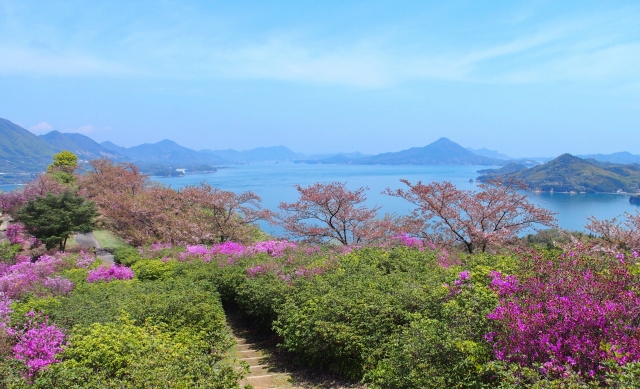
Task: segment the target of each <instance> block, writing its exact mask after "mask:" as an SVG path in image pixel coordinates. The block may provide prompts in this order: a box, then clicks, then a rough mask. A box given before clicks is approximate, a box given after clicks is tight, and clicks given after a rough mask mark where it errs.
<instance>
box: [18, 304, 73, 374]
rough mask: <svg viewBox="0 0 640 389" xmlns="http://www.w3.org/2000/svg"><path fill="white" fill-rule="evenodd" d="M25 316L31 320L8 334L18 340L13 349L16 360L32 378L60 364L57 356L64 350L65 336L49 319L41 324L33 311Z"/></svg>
mask: <svg viewBox="0 0 640 389" xmlns="http://www.w3.org/2000/svg"><path fill="white" fill-rule="evenodd" d="M25 316H27V317H28V318H29V319H28V320H27V321H26V323H24V324H23V326H22V328H17V329H13V328H7V333H8V334H9V335H12V336H14V337H15V338H17V343H16V345H15V346H14V347H13V356H14V358H16V359H17V360H19V361H22V362H24V364H25V366H26V367H27V376H29V377H32V376H33V375H34V374H36V373H37V372H38V371H40V370H42V369H45V368H46V367H47V366H49V365H50V364H52V363H56V362H59V360H57V359H56V355H57V354H59V353H61V352H62V350H63V345H64V340H65V334H64V332H62V331H61V330H60V329H59V328H58V327H56V326H55V325H54V324H50V323H49V318H48V317H44V319H43V320H42V321H41V322H40V321H39V320H38V319H39V318H38V317H37V315H35V314H34V312H33V311H30V312H29V313H27V314H26V315H25Z"/></svg>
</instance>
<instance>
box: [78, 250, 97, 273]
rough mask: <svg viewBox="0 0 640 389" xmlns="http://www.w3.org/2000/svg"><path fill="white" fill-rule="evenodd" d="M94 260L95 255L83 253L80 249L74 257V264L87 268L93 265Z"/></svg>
mask: <svg viewBox="0 0 640 389" xmlns="http://www.w3.org/2000/svg"><path fill="white" fill-rule="evenodd" d="M95 261H96V257H95V256H94V255H92V254H90V253H85V252H84V251H80V253H79V255H78V257H77V258H76V266H77V267H79V268H81V269H88V268H90V267H91V265H93V264H94V263H95Z"/></svg>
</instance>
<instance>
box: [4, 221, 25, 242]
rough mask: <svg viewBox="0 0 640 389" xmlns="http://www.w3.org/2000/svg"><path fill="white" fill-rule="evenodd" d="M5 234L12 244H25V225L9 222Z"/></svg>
mask: <svg viewBox="0 0 640 389" xmlns="http://www.w3.org/2000/svg"><path fill="white" fill-rule="evenodd" d="M5 235H6V236H7V238H8V239H9V242H10V243H11V244H23V243H24V242H25V238H24V227H22V226H21V225H20V224H9V225H8V226H7V230H6V231H5Z"/></svg>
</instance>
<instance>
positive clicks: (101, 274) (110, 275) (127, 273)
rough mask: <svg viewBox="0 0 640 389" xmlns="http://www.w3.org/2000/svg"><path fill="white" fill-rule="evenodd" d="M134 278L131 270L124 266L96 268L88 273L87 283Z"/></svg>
mask: <svg viewBox="0 0 640 389" xmlns="http://www.w3.org/2000/svg"><path fill="white" fill-rule="evenodd" d="M133 276H134V273H133V270H131V269H130V268H128V267H126V266H119V265H111V266H109V267H103V266H101V267H98V268H96V269H93V270H91V271H89V274H88V275H87V282H97V281H106V282H109V281H113V280H130V279H132V278H133Z"/></svg>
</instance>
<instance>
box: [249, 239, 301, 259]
mask: <svg viewBox="0 0 640 389" xmlns="http://www.w3.org/2000/svg"><path fill="white" fill-rule="evenodd" d="M296 247H298V245H297V244H296V243H295V242H288V241H286V240H270V241H266V242H258V243H256V244H254V245H252V246H249V247H247V251H248V252H249V253H267V254H269V255H270V256H272V257H282V256H283V255H284V252H285V251H286V250H287V249H295V248H296Z"/></svg>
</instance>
